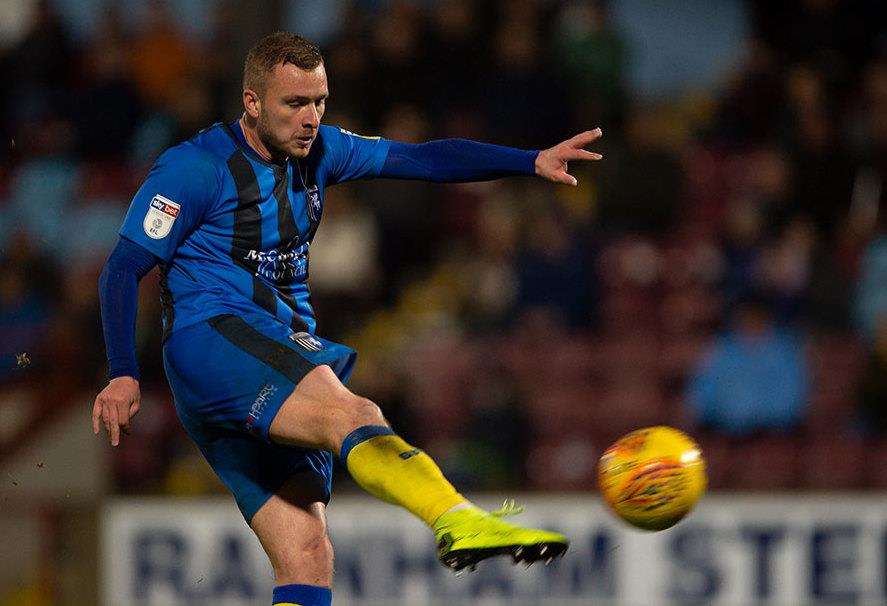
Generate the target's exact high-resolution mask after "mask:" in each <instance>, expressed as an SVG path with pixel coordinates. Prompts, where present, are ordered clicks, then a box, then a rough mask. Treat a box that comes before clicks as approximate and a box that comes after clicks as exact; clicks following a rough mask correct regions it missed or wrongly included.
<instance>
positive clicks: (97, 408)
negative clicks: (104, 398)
mask: <svg viewBox="0 0 887 606" xmlns="http://www.w3.org/2000/svg"><path fill="white" fill-rule="evenodd" d="M100 418H102V402H101V400H99V399H98V398H96V399H95V404H93V405H92V433H94V434H96V435H98V433H99V419H100Z"/></svg>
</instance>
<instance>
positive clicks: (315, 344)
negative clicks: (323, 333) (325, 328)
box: [290, 332, 323, 351]
mask: <svg viewBox="0 0 887 606" xmlns="http://www.w3.org/2000/svg"><path fill="white" fill-rule="evenodd" d="M290 340H291V341H292V342H293V343H295V344H296V345H299V346H301V347H302V348H303V349H307V350H308V351H320V350H321V349H323V343H321V342H320V339H318V338H317V337H315V336H314V335H312V334H310V333H307V332H296V333H293V334H291V335H290Z"/></svg>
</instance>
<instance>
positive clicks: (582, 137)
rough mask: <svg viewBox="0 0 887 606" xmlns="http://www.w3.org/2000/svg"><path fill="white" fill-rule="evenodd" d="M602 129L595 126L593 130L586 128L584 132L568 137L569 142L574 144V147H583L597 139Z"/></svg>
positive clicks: (601, 133)
mask: <svg viewBox="0 0 887 606" xmlns="http://www.w3.org/2000/svg"><path fill="white" fill-rule="evenodd" d="M603 134H604V133H603V131H602V130H601V129H600V127H598V128H595V129H594V130H587V131H585V132H582V133H579V134H578V135H576V136H575V137H573V138H572V139H570V143H572V144H573V145H574V147H585V146H586V145H588V144H589V143H591V142H592V141H597V140H598V139H600V138H601V136H602V135H603Z"/></svg>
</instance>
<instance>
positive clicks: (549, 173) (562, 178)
mask: <svg viewBox="0 0 887 606" xmlns="http://www.w3.org/2000/svg"><path fill="white" fill-rule="evenodd" d="M602 134H603V133H602V132H601V129H600V128H596V129H594V130H587V131H585V132H584V133H579V134H578V135H576V136H575V137H573V138H572V139H567V140H566V141H563V142H561V143H558V144H557V145H555V146H554V147H549V148H548V149H543V150H542V151H541V152H539V155H538V156H536V174H537V175H539V176H540V177H542V178H544V179H548V180H549V181H554V182H555V183H565V184H567V185H572V186H573V187H575V186H576V185H578V184H579V182H578V181H577V180H576V177H574V176H573V175H571V174H570V173H568V172H567V163H568V162H569V161H570V160H600V159H602V158H603V156H602V155H600V154H598V153H595V152H591V151H588V150H587V149H585V146H586V145H588V144H590V143H592V142H593V141H597V140H598V139H600V138H601V135H602Z"/></svg>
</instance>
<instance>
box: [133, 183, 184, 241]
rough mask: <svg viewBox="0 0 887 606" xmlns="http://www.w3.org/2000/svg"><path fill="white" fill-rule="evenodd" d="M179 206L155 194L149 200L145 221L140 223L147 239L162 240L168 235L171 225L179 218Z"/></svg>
mask: <svg viewBox="0 0 887 606" xmlns="http://www.w3.org/2000/svg"><path fill="white" fill-rule="evenodd" d="M181 209H182V207H181V205H179V204H176V203H175V202H173V201H172V200H170V199H169V198H164V197H163V196H161V195H160V194H157V195H156V196H154V197H153V198H152V199H151V204H149V205H148V212H147V213H146V214H145V220H144V221H142V227H143V228H144V230H145V233H146V234H147V235H148V237H149V238H153V239H154V240H162V239H163V238H165V237H166V236H168V235H169V232H170V230H171V229H172V224H173V223H175V222H176V218H177V217H178V216H179V211H180V210H181Z"/></svg>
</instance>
